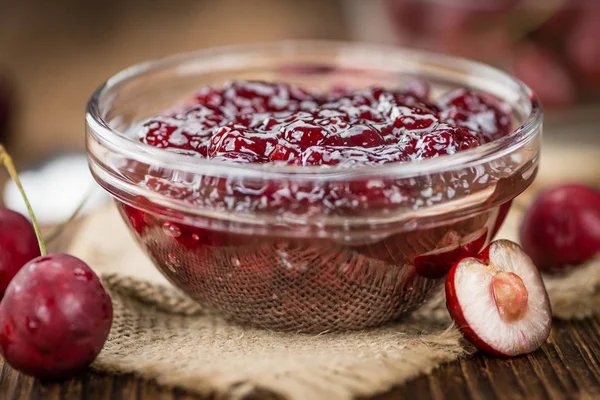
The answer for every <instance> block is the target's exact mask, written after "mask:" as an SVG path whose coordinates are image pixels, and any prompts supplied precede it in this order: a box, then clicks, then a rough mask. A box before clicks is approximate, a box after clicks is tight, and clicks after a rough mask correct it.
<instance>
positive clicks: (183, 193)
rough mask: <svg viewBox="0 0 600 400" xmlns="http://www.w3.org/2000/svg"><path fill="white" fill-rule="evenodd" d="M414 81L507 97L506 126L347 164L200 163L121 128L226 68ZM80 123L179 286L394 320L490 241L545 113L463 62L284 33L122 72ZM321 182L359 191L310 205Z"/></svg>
mask: <svg viewBox="0 0 600 400" xmlns="http://www.w3.org/2000/svg"><path fill="white" fill-rule="evenodd" d="M415 78H423V79H426V80H428V81H429V82H431V84H432V87H433V91H434V93H438V92H439V93H442V92H446V91H448V90H451V89H454V88H458V87H467V88H472V89H476V90H480V91H484V92H487V93H490V94H492V95H494V96H496V97H498V98H500V99H502V100H504V101H505V102H506V103H507V104H508V105H509V106H510V107H512V110H513V112H514V118H515V121H516V123H515V129H514V131H513V132H512V133H511V134H510V135H508V136H506V137H504V138H501V139H499V140H496V141H494V142H491V143H488V144H485V145H482V146H480V147H477V148H474V149H470V150H467V151H464V152H459V153H456V154H453V155H450V156H443V157H439V158H434V159H427V160H423V161H418V162H410V163H396V164H387V165H383V166H379V167H373V166H370V167H369V166H363V167H358V168H352V169H341V168H329V169H325V168H319V167H298V166H273V165H248V164H245V165H235V164H231V163H224V162H218V161H210V160H201V159H198V158H193V157H190V156H187V155H183V154H175V153H171V152H168V151H165V150H161V149H157V148H153V147H150V146H148V145H145V144H142V143H140V142H139V141H138V139H137V138H136V137H134V136H132V134H131V131H132V130H133V129H135V127H136V126H139V124H140V122H142V121H143V120H145V119H146V118H148V117H150V116H152V115H155V114H158V113H160V112H161V111H163V110H164V109H166V108H168V107H170V106H172V105H173V104H176V103H179V102H181V101H182V100H185V99H186V98H189V97H190V96H192V95H193V93H194V92H195V91H197V90H198V89H199V88H201V87H203V86H205V85H208V84H222V83H224V82H225V81H228V80H232V79H259V80H266V81H284V82H292V83H296V84H299V85H301V86H304V87H308V88H316V89H327V88H330V87H331V86H332V85H344V86H346V87H352V88H363V87H369V86H373V85H378V86H383V87H389V88H398V87H402V86H403V85H405V84H407V83H408V82H411V81H413V80H414V79H415ZM86 123H87V149H88V156H89V163H90V168H91V170H92V173H93V175H94V176H95V178H96V180H97V181H98V183H99V184H100V185H101V186H102V187H103V188H105V189H106V190H107V191H108V192H109V193H110V194H111V195H112V196H113V197H114V198H115V200H116V203H117V205H118V207H119V209H120V211H121V214H122V216H123V219H124V221H125V223H126V224H127V225H128V226H129V228H130V230H131V232H132V233H133V235H134V236H135V237H136V239H137V241H138V242H139V244H140V245H141V246H142V248H143V249H144V250H145V251H146V253H147V254H148V255H149V257H150V258H151V259H152V260H153V261H154V264H155V265H156V267H157V268H158V269H159V270H160V271H161V272H162V273H163V274H164V275H165V276H166V277H167V278H168V279H169V280H170V281H171V282H172V283H173V284H174V285H175V286H177V287H179V288H180V289H181V290H183V291H184V292H186V293H187V294H188V295H189V296H191V297H192V298H194V299H195V300H196V301H198V302H199V303H200V304H202V305H203V306H206V307H209V308H212V309H215V310H219V311H221V312H222V313H223V314H225V315H227V316H230V317H232V318H234V319H236V320H238V321H241V322H245V323H250V324H253V325H256V326H260V327H265V328H269V329H276V330H292V331H301V332H322V331H329V330H340V329H362V328H366V327H370V326H377V325H380V324H384V323H386V322H388V321H391V320H394V319H396V318H398V317H399V316H400V315H402V314H403V313H405V312H407V311H409V310H411V309H413V308H415V307H416V306H417V305H419V304H420V303H422V302H423V301H425V300H426V299H427V298H428V297H429V296H430V295H431V294H432V292H433V291H434V290H435V288H436V287H438V286H439V283H440V281H441V278H443V277H444V275H445V273H446V272H447V271H448V269H449V268H450V266H451V263H452V262H453V261H455V260H456V258H458V257H460V256H461V255H464V254H466V252H473V251H477V250H479V248H481V247H482V246H483V245H484V244H485V243H486V242H488V241H489V240H491V238H492V237H493V235H494V234H495V232H496V230H497V228H498V225H499V223H500V222H501V220H502V215H503V214H505V212H506V211H507V210H508V207H509V206H510V201H511V200H512V199H513V198H514V197H515V196H517V195H518V194H519V193H521V192H522V191H523V190H525V189H526V188H527V186H529V184H530V183H531V182H532V180H533V179H534V176H535V173H536V171H537V163H538V157H539V150H540V137H541V127H542V113H541V110H540V107H539V104H538V102H537V100H536V97H535V95H534V94H533V93H532V92H531V90H530V89H529V88H527V87H526V86H525V85H524V84H522V83H521V82H519V81H517V80H516V79H514V78H512V77H511V76H509V75H507V74H505V73H503V72H501V71H498V70H496V69H493V68H491V67H488V66H486V65H482V64H478V63H475V62H471V61H468V60H464V59H458V58H451V57H446V56H442V55H436V54H430V53H424V52H418V51H410V50H402V49H397V48H390V47H380V46H377V45H365V44H350V43H330V42H283V43H275V44H266V45H253V46H243V47H225V48H216V49H210V50H203V51H200V52H196V53H192V54H184V55H177V56H174V57H170V58H167V59H163V60H158V61H152V62H148V63H144V64H140V65H137V66H134V67H131V68H129V69H126V70H124V71H122V72H120V73H118V74H117V75H115V76H114V77H112V78H110V79H109V80H108V81H107V82H106V83H105V84H104V85H102V86H101V87H100V88H99V89H98V90H97V91H96V93H95V94H94V95H93V97H92V98H91V100H90V102H89V104H88V109H87V115H86ZM357 188H358V189H357ZM269 190H271V192H272V191H273V190H288V191H291V192H293V193H294V195H293V197H294V196H295V197H294V198H295V199H296V201H291V202H280V203H277V204H271V203H269V204H266V203H268V202H267V201H266V200H265V199H263V197H264V196H265V195H264V193H265V192H266V191H269ZM323 190H328V191H331V190H341V191H342V192H343V193H346V194H348V193H350V194H349V195H348V196H355V197H353V199H354V200H355V201H352V202H350V203H351V206H348V204H349V203H348V202H347V201H346V202H345V204H346V206H340V207H338V208H336V207H334V208H333V209H332V208H331V207H325V206H323V205H322V204H310V205H307V204H306V203H305V202H304V199H306V196H308V195H310V194H311V193H312V194H314V193H315V192H318V191H323ZM357 193H360V196H358V197H356V194H357ZM381 193H387V194H386V195H381ZM390 193H391V195H390ZM341 198H344V195H341ZM209 200H210V201H209ZM346 200H348V198H346ZM342 203H344V201H342ZM249 204H250V205H253V206H251V207H250V206H248V205H249ZM261 205H262V206H261Z"/></svg>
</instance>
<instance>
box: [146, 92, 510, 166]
mask: <svg viewBox="0 0 600 400" xmlns="http://www.w3.org/2000/svg"><path fill="white" fill-rule="evenodd" d="M429 92H430V90H429V86H428V84H427V83H425V82H415V83H414V84H412V85H410V86H409V87H407V88H404V89H400V90H386V89H382V88H369V89H362V90H355V91H350V90H344V89H335V90H332V91H330V92H328V93H316V92H311V91H308V90H306V89H303V88H300V87H296V86H293V85H289V84H282V83H266V82H246V81H232V82H229V83H227V84H225V85H224V86H223V87H221V88H217V87H206V88H204V89H202V90H200V91H199V92H198V93H197V94H196V96H195V97H194V98H192V99H189V100H188V101H187V102H185V104H183V105H179V106H177V107H175V108H173V109H170V110H167V111H165V112H164V113H163V114H162V115H158V116H156V117H154V118H151V119H150V120H148V121H147V122H146V123H145V124H144V125H143V127H142V129H141V130H140V132H139V134H138V135H139V138H140V140H141V141H142V142H144V143H147V144H149V145H151V146H155V147H159V148H164V149H168V150H170V151H175V152H182V153H185V154H190V155H195V156H200V157H205V158H208V159H218V160H230V161H234V162H237V163H282V164H291V165H304V166H314V165H321V166H335V165H340V166H355V165H365V164H366V165H378V164H385V163H390V162H402V161H404V162H405V161H414V160H420V159H424V158H430V157H438V156H442V155H445V154H453V153H456V152H457V151H461V150H466V149H470V148H473V147H476V146H478V145H481V144H484V143H487V142H489V141H491V140H494V139H496V138H498V137H501V136H504V135H506V134H508V132H509V130H510V127H511V117H510V110H509V109H507V107H506V106H505V105H504V104H503V103H501V102H500V101H499V100H497V99H495V98H493V97H491V96H488V95H485V94H482V93H477V92H473V91H467V90H457V91H453V92H450V93H447V94H446V95H444V96H441V97H440V98H438V99H435V100H434V99H432V98H431V97H430V95H429Z"/></svg>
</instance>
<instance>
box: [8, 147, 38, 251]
mask: <svg viewBox="0 0 600 400" xmlns="http://www.w3.org/2000/svg"><path fill="white" fill-rule="evenodd" d="M0 162H2V164H3V165H4V167H5V168H6V170H7V171H8V174H9V175H10V177H11V178H12V180H13V181H14V182H15V185H17V189H19V192H20V193H21V197H23V201H24V202H25V206H26V207H27V211H28V212H29V216H30V217H31V223H32V224H33V230H34V231H35V236H36V237H37V240H38V244H39V245H40V253H41V255H42V256H45V255H46V254H48V252H47V251H46V244H45V243H44V239H43V238H42V232H41V231H40V226H39V225H38V222H37V219H36V218H35V213H34V212H33V208H32V207H31V203H30V202H29V199H28V198H27V195H26V194H25V190H24V189H23V185H21V180H20V179H19V174H17V170H16V168H15V164H14V163H13V160H12V157H11V156H10V155H9V154H8V153H7V152H6V149H5V148H4V146H3V145H1V144H0Z"/></svg>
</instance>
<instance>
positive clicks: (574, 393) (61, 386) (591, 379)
mask: <svg viewBox="0 0 600 400" xmlns="http://www.w3.org/2000/svg"><path fill="white" fill-rule="evenodd" d="M0 363H1V364H2V366H1V372H0V399H11V400H12V399H18V400H38V399H39V400H72V399H86V400H128V399H136V400H138V399H139V400H146V399H160V400H163V399H164V400H175V399H177V400H179V399H182V400H193V399H206V397H201V396H196V395H193V394H190V393H186V392H185V391H183V390H180V389H168V388H164V387H160V386H159V385H157V384H156V383H154V382H150V381H145V380H143V379H140V378H137V377H135V376H133V375H108V374H102V373H98V372H94V371H91V370H89V371H86V372H85V373H82V374H81V375H79V376H77V377H74V378H73V379H70V380H67V381H62V382H41V381H39V380H36V379H33V378H30V377H27V376H24V375H22V374H19V373H18V372H16V371H14V370H13V369H12V368H11V367H10V366H9V365H7V364H5V363H4V362H3V360H1V358H0ZM252 398H256V399H264V398H266V399H269V398H271V399H272V398H276V397H273V396H272V395H269V394H268V393H257V394H256V395H255V396H254V397H252ZM398 398H403V399H404V398H406V399H423V400H442V399H444V400H445V399H452V400H455V399H456V400H461V399H497V400H505V399H506V400H515V399H552V400H554V399H556V400H560V399H577V400H583V399H600V317H596V318H592V319H586V320H581V321H555V322H554V326H553V329H552V334H551V336H550V340H549V341H548V343H546V344H545V345H544V346H542V348H541V349H539V350H538V351H536V352H535V353H533V354H530V355H528V356H524V357H517V358H509V359H504V358H494V357H488V356H485V355H482V354H480V353H476V354H473V355H472V356H470V357H468V358H465V359H461V360H458V361H456V362H452V363H449V364H446V365H443V366H442V367H440V368H438V369H437V370H435V371H434V372H433V373H432V374H431V375H429V376H420V377H418V378H416V379H414V380H412V381H409V382H407V383H406V384H404V385H402V386H399V387H396V388H394V389H393V390H391V391H389V392H388V393H384V394H381V395H379V396H376V397H375V398H374V399H378V400H391V399H398Z"/></svg>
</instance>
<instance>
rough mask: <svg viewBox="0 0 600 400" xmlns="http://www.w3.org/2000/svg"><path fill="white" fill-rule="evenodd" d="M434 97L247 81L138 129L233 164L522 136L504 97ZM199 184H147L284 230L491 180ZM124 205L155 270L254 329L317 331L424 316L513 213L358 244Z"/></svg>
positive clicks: (407, 153) (368, 155) (388, 210)
mask: <svg viewBox="0 0 600 400" xmlns="http://www.w3.org/2000/svg"><path fill="white" fill-rule="evenodd" d="M430 92H431V90H430V88H429V85H428V84H427V83H425V82H421V81H418V82H415V83H414V84H411V85H409V86H407V87H406V88H403V89H399V90H388V89H382V88H376V87H375V88H368V89H361V90H353V91H351V90H346V89H344V88H335V89H332V90H330V91H328V92H312V91H309V90H307V89H303V88H301V87H297V86H293V85H291V84H282V83H266V82H258V81H252V82H245V81H233V82H229V83H227V84H225V85H224V86H222V87H206V88H203V89H201V90H200V91H199V92H197V93H196V95H195V96H194V97H193V98H190V99H188V100H187V101H185V102H183V103H181V104H178V105H177V106H175V107H173V108H171V109H168V110H166V111H164V112H163V113H161V114H160V115H156V116H154V117H152V118H150V119H148V120H147V121H146V122H145V123H143V125H142V126H141V128H140V129H139V130H138V131H136V132H135V134H136V135H137V137H138V138H139V140H140V141H141V142H143V143H145V144H147V145H150V146H153V147H157V148H161V149H165V150H166V151H170V152H176V153H182V154H186V155H189V156H190V157H197V158H199V159H208V160H219V161H221V162H226V163H231V164H232V165H239V164H269V166H270V165H273V166H283V167H284V166H286V165H290V166H295V167H298V166H301V167H302V166H304V167H313V168H315V167H317V168H324V169H331V168H342V169H344V168H348V169H353V168H360V167H362V166H370V167H373V166H379V165H383V164H388V163H407V162H413V161H418V160H422V159H427V158H435V157H442V156H445V155H450V154H454V153H456V152H460V151H464V150H467V149H471V148H474V147H477V146H480V145H483V144H486V143H488V142H491V141H494V140H496V139H499V138H501V137H503V136H506V135H507V134H508V133H509V132H510V131H511V129H512V127H513V121H512V114H511V110H510V108H509V107H508V106H506V105H505V104H504V103H502V102H501V101H499V100H498V99H496V98H494V97H492V96H490V95H487V94H484V93H479V92H475V91H470V90H456V91H452V92H449V93H446V94H444V95H441V96H437V97H435V98H434V97H433V96H431V94H430ZM197 178H198V179H192V180H186V179H183V178H182V179H180V180H179V181H178V180H177V179H174V177H173V176H172V175H169V176H165V177H160V176H157V174H153V175H150V176H147V177H146V178H145V181H144V185H145V186H146V188H147V189H149V190H151V191H154V192H158V193H160V194H163V195H165V194H166V195H168V197H169V198H171V199H173V200H176V201H184V202H185V203H186V204H188V205H192V206H197V207H199V208H202V209H206V210H213V211H215V212H230V213H241V214H245V215H253V216H255V217H256V218H257V219H259V218H261V216H262V215H267V214H268V215H269V216H271V217H273V216H274V217H276V218H280V220H279V224H280V225H281V224H283V225H285V222H286V221H292V220H294V219H298V218H307V220H308V219H310V218H311V217H312V218H313V219H312V221H313V222H314V221H315V218H316V219H318V218H319V217H325V216H340V217H355V216H371V215H375V214H377V215H378V216H386V215H391V214H392V213H393V212H394V210H397V209H399V208H405V209H416V208H419V207H421V206H431V205H435V204H436V201H443V200H447V199H449V198H452V197H453V196H456V194H457V193H458V192H461V191H462V192H465V191H468V190H470V188H471V187H472V185H485V184H486V182H485V179H484V178H485V176H482V175H481V171H479V170H477V169H476V168H475V169H473V170H472V172H470V173H465V172H464V171H463V172H462V173H457V174H448V175H446V176H440V177H437V178H435V179H431V178H423V179H422V180H419V179H413V180H411V181H408V182H406V181H398V182H396V181H394V180H393V179H390V178H385V179H383V178H382V179H381V180H376V179H369V180H367V181H360V180H353V181H348V182H340V181H323V182H322V183H321V182H319V183H315V182H310V183H306V184H303V183H302V182H290V181H278V180H269V179H265V180H263V181H260V180H259V181H258V182H250V181H248V180H239V179H236V178H235V177H231V178H227V177H214V176H200V177H197ZM511 185H512V186H511ZM521 185H523V186H524V187H525V186H526V184H524V183H521ZM500 186H502V185H498V187H500ZM505 186H506V187H511V190H514V188H513V186H514V184H512V183H511V184H508V185H505ZM424 199H425V200H424ZM506 204H508V203H506ZM119 207H120V210H121V212H122V214H123V216H124V218H125V220H126V221H127V223H128V224H129V225H130V227H131V229H132V231H133V232H134V234H135V236H136V238H137V239H138V240H139V241H140V243H141V244H142V247H144V248H145V250H146V251H147V253H148V254H149V255H150V257H151V258H152V259H153V260H154V262H155V263H156V265H157V266H158V267H159V268H160V269H161V271H162V272H163V273H164V274H165V275H166V276H167V277H168V278H169V279H170V280H171V281H172V282H173V283H174V284H175V285H176V286H178V287H180V288H182V289H183V290H185V291H186V292H187V294H189V295H190V296H191V297H192V298H194V299H196V300H197V301H199V302H200V303H201V304H203V305H206V306H208V307H211V308H214V309H217V310H220V311H222V312H224V313H225V314H227V315H229V316H232V317H234V318H235V319H237V320H239V321H243V322H247V323H251V324H254V325H257V326H262V327H267V328H270V329H278V330H293V331H303V332H319V331H325V330H339V329H362V328H365V327H369V326H376V325H379V324H382V323H385V322H387V321H390V320H393V319H395V318H397V317H398V316H400V315H401V314H402V313H403V312H405V311H407V310H409V309H412V308H414V307H415V306H417V305H418V304H420V303H421V302H423V301H424V300H425V299H426V298H427V297H428V296H429V295H430V293H431V292H432V290H433V289H434V288H435V287H436V286H437V284H438V283H439V278H441V277H443V276H444V275H445V274H446V272H447V271H448V269H449V268H450V267H451V265H452V263H453V262H455V261H456V260H457V259H458V258H459V257H462V256H465V255H469V254H475V253H477V252H478V251H479V250H480V249H481V248H482V247H483V246H484V245H485V243H486V242H487V241H489V240H490V239H491V236H492V235H493V234H494V233H495V230H496V229H497V226H496V222H497V220H498V219H499V218H498V217H499V215H502V214H503V211H502V210H498V207H495V208H490V209H488V210H487V211H484V212H480V213H478V214H475V215H469V216H468V217H463V218H456V219H455V221H453V222H452V223H447V224H445V225H442V226H440V225H439V224H438V225H435V224H429V225H428V226H426V227H420V226H417V225H418V224H416V225H415V228H413V229H400V230H396V231H394V230H393V229H392V230H389V231H387V232H384V233H381V232H373V234H372V235H363V237H362V239H361V240H351V239H347V238H351V237H352V234H353V227H352V226H349V227H347V230H348V235H347V238H346V236H339V235H338V236H337V237H335V238H333V237H327V236H326V235H319V234H318V232H316V231H314V230H313V231H310V230H309V231H306V230H304V231H301V230H299V231H298V232H296V233H297V234H293V233H292V234H279V233H278V232H279V231H278V230H277V227H278V226H279V225H277V224H275V225H273V230H272V232H266V233H265V232H264V231H263V232H262V233H260V234H249V233H245V232H239V231H236V230H235V229H229V228H228V225H227V224H220V225H218V226H217V225H216V224H213V223H211V222H210V221H209V220H208V219H207V222H206V223H204V224H203V226H202V227H200V226H199V225H198V224H196V223H194V224H187V223H181V221H182V220H183V219H184V218H179V215H177V211H174V210H168V209H166V208H165V207H164V206H158V205H156V204H150V203H149V202H148V201H147V200H146V199H144V198H140V199H138V201H137V203H134V204H132V205H127V204H125V203H119ZM507 207H508V206H507V205H506V206H504V208H507ZM169 215H171V216H173V218H170V217H169ZM175 217H177V218H175ZM176 221H177V222H176ZM317 225H318V224H317ZM362 229H364V226H363V228H362ZM288 233H289V232H288Z"/></svg>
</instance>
